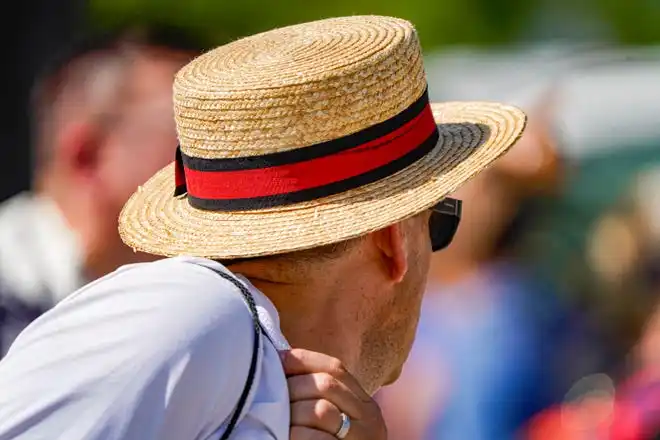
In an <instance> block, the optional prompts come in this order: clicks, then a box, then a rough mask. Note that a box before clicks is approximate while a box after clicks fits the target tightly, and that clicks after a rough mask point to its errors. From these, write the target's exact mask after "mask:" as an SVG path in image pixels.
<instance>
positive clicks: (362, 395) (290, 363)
mask: <svg viewBox="0 0 660 440" xmlns="http://www.w3.org/2000/svg"><path fill="white" fill-rule="evenodd" d="M280 355H281V356H282V365H283V366H284V372H285V373H286V375H287V381H288V385H289V396H290V399H291V437H290V439H291V440H333V439H335V434H336V433H337V432H338V431H339V428H340V426H341V422H342V418H341V414H342V413H344V414H346V415H347V416H348V417H349V418H350V421H351V427H350V429H349V431H348V434H347V435H346V437H345V439H346V440H387V428H386V427H385V421H384V420H383V416H382V415H381V412H380V408H379V407H378V404H376V402H375V401H374V399H372V398H371V396H369V395H368V394H367V393H366V392H365V391H364V390H363V389H362V387H361V386H360V384H359V383H358V382H357V380H356V379H355V378H354V377H353V376H351V374H350V373H349V372H347V371H346V369H345V368H344V367H343V366H342V364H341V362H340V361H339V360H338V359H335V358H333V357H330V356H327V355H325V354H322V353H315V352H313V351H308V350H301V349H293V350H291V351H286V352H280Z"/></svg>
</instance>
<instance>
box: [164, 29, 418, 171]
mask: <svg viewBox="0 0 660 440" xmlns="http://www.w3.org/2000/svg"><path fill="white" fill-rule="evenodd" d="M425 88H426V79H425V75H424V68H423V63H422V55H421V48H420V45H419V40H418V38H417V34H416V32H415V29H414V28H413V26H412V24H410V23H409V22H407V21H405V20H401V19H397V18H390V17H379V16H356V17H344V18H333V19H327V20H321V21H316V22H311V23H305V24H301V25H295V26H289V27H285V28H281V29H275V30H272V31H269V32H265V33H262V34H257V35H254V36H251V37H248V38H244V39H241V40H237V41H235V42H233V43H230V44H227V45H225V46H221V47H219V48H216V49H214V50H212V51H210V52H207V53H205V54H204V55H201V56H200V57H198V58H196V59H194V60H193V61H191V62H190V63H189V64H188V65H186V66H185V67H184V68H183V69H181V70H180V71H179V73H178V74H177V76H176V79H175V82H174V110H175V119H176V125H177V132H178V135H179V141H180V144H181V148H182V150H183V151H184V153H185V154H187V155H189V156H194V157H200V158H232V157H244V156H258V155H264V154H269V153H276V152H282V151H287V150H293V149H297V148H301V147H306V146H310V145H314V144H318V143H321V142H325V141H329V140H332V139H337V138H340V137H342V136H346V135H349V134H352V133H356V132H358V131H360V130H363V129H365V128H367V127H370V126H373V125H375V124H378V123H380V122H383V121H385V120H387V119H389V118H391V117H393V116H395V115H397V114H399V113H400V112H402V111H403V110H405V109H406V108H407V107H409V106H410V105H411V104H412V103H413V102H415V100H417V99H418V98H419V97H420V96H421V95H422V93H423V92H424V90H425Z"/></svg>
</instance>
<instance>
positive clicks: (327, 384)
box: [316, 373, 337, 394]
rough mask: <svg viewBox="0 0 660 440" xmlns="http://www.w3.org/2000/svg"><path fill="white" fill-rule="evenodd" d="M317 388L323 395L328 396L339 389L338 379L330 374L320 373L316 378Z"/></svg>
mask: <svg viewBox="0 0 660 440" xmlns="http://www.w3.org/2000/svg"><path fill="white" fill-rule="evenodd" d="M316 386H317V388H318V390H319V391H320V392H321V393H322V394H327V393H329V392H332V391H333V390H334V389H335V388H337V379H335V378H334V377H333V376H332V375H330V374H328V373H320V374H318V375H317V376H316Z"/></svg>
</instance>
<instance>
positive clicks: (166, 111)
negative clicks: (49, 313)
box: [0, 28, 200, 357]
mask: <svg viewBox="0 0 660 440" xmlns="http://www.w3.org/2000/svg"><path fill="white" fill-rule="evenodd" d="M199 52H200V50H199V49H198V48H197V47H196V46H195V45H194V44H193V43H192V42H191V41H189V40H187V39H186V38H185V37H184V36H183V35H181V34H179V33H178V32H177V31H176V30H172V29H155V28H150V29H146V28H140V29H137V28H136V29H124V30H121V31H119V32H114V33H112V35H105V36H103V37H101V38H90V39H89V40H86V41H85V42H83V44H81V45H78V46H76V47H75V48H74V50H72V51H70V52H69V53H68V54H67V56H65V57H62V58H61V60H59V61H58V62H57V63H54V64H53V65H52V67H51V68H49V69H47V70H46V71H45V72H44V73H43V75H42V76H41V77H40V79H39V80H38V81H37V84H36V85H35V87H34V90H33V99H34V101H33V114H32V115H31V116H32V124H33V138H34V142H33V147H34V148H33V157H34V159H35V162H34V167H33V189H32V191H30V192H26V193H22V194H19V195H16V196H15V197H13V198H12V199H9V200H7V201H6V202H4V203H3V205H2V206H1V207H0V357H1V356H2V355H4V354H5V353H6V351H7V349H8V348H9V345H10V344H11V343H12V341H13V339H14V338H15V336H16V335H17V334H18V333H19V332H20V331H21V330H22V329H23V328H24V327H25V326H26V325H27V324H29V323H30V322H31V321H32V320H34V319H35V318H37V317H38V316H39V315H40V314H41V313H43V312H44V311H46V310H47V309H49V308H50V307H52V306H54V305H55V304H56V303H57V302H59V301H60V300H61V299H63V298H64V296H65V295H67V294H69V293H71V292H73V291H75V290H76V289H78V288H79V287H80V286H82V285H84V284H85V283H87V282H89V281H90V280H93V279H95V278H98V277H100V276H102V275H104V274H106V273H108V272H111V271H112V270H114V269H115V268H117V267H118V266H120V265H123V264H128V263H133V262H139V261H144V260H146V259H148V257H147V256H146V255H145V254H141V253H136V252H134V251H133V250H132V249H130V248H128V247H126V246H125V245H124V244H123V243H122V242H121V240H120V238H119V235H118V232H117V218H118V215H119V212H120V210H121V207H122V206H123V204H124V203H125V202H126V200H127V199H128V197H129V196H130V195H131V193H132V192H133V191H134V190H135V188H137V187H138V186H139V185H140V184H142V183H143V182H145V181H146V180H147V179H148V177H149V176H151V175H152V174H153V173H154V172H155V171H157V170H158V169H160V168H161V167H163V166H164V165H166V164H167V163H168V162H171V161H172V160H173V158H174V153H175V150H176V146H177V138H176V133H175V127H174V120H173V114H172V81H173V78H174V74H175V73H176V72H177V70H178V69H179V68H181V67H182V66H183V65H184V64H185V63H187V62H188V61H189V60H190V59H192V58H193V57H194V56H196V55H197V54H198V53H199ZM136 158H137V159H136Z"/></svg>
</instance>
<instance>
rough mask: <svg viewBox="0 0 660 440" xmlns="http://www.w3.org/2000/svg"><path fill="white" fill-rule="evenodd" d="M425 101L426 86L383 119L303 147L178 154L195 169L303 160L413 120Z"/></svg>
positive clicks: (230, 168)
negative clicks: (207, 154)
mask: <svg viewBox="0 0 660 440" xmlns="http://www.w3.org/2000/svg"><path fill="white" fill-rule="evenodd" d="M428 103H429V97H428V89H425V90H424V93H422V96H420V97H419V98H418V99H417V100H416V101H415V102H413V103H412V104H411V105H410V106H409V107H408V108H406V109H405V110H403V111H402V112H401V113H398V114H397V115H395V116H393V117H392V118H390V119H387V120H386V121H383V122H380V123H378V124H376V125H372V126H370V127H368V128H365V129H364V130H361V131H359V132H357V133H353V134H350V135H347V136H343V137H340V138H337V139H333V140H330V141H326V142H321V143H318V144H315V145H311V146H307V147H301V148H296V149H293V150H287V151H281V152H277V153H269V154H264V155H260V156H248V157H236V158H217V159H207V158H199V157H192V156H187V155H186V154H185V153H181V156H182V157H181V159H182V161H183V164H184V165H185V166H186V168H190V169H191V170H197V171H238V170H253V169H261V168H268V167H274V166H281V165H287V164H293V163H297V162H304V161H307V160H312V159H317V158H319V157H323V156H328V155H331V154H336V153H339V152H341V151H344V150H349V149H351V148H355V147H358V146H360V145H362V144H365V143H367V142H371V141H374V140H376V139H378V138H381V137H383V136H385V135H387V134H389V133H391V132H393V131H394V130H396V129H397V128H399V127H401V126H403V125H405V124H407V123H408V122H410V121H411V120H413V119H414V118H415V117H417V116H418V115H419V114H420V113H422V111H424V109H425V108H426V106H427V105H428Z"/></svg>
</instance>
